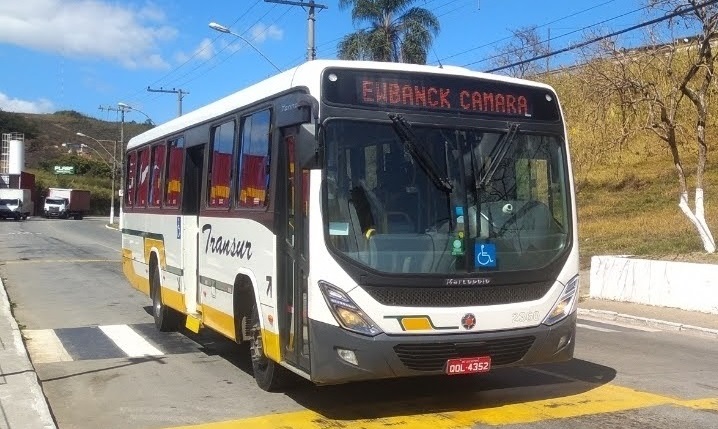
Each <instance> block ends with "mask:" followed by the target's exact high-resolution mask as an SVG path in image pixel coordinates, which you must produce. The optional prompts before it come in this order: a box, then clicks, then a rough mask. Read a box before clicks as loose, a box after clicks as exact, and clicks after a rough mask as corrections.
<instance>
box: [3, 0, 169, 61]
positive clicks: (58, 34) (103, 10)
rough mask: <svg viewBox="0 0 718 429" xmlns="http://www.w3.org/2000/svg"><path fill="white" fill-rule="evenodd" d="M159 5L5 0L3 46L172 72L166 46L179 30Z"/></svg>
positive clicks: (95, 0)
mask: <svg viewBox="0 0 718 429" xmlns="http://www.w3.org/2000/svg"><path fill="white" fill-rule="evenodd" d="M163 20H164V13H163V12H162V11H161V10H160V9H159V8H158V7H156V6H154V5H153V4H148V5H147V6H145V7H143V8H141V9H132V8H130V7H127V6H123V5H121V4H120V3H116V2H112V3H110V2H104V1H102V0H21V1H5V0H2V1H0V43H9V44H14V45H17V46H21V47H25V48H30V49H35V50H39V51H44V52H51V53H57V54H60V55H64V56H69V57H76V58H80V57H87V58H98V57H99V58H105V59H108V60H111V61H115V62H117V63H119V64H121V65H123V66H124V67H127V68H160V69H163V68H168V67H169V64H168V63H167V62H166V61H165V60H163V59H162V57H161V55H160V54H159V48H158V45H159V44H160V43H161V42H164V41H167V40H171V39H173V38H175V37H176V35H177V30H176V29H175V28H173V27H171V26H169V25H165V24H162V21H163Z"/></svg>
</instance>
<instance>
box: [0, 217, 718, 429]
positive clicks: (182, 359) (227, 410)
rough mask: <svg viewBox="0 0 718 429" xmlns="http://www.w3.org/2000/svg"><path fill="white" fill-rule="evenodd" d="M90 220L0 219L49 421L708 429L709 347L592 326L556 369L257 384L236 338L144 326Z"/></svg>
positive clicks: (683, 337) (74, 424) (716, 378)
mask: <svg viewBox="0 0 718 429" xmlns="http://www.w3.org/2000/svg"><path fill="white" fill-rule="evenodd" d="M105 223H106V219H104V218H103V219H85V220H83V221H71V220H44V219H30V220H28V221H26V222H12V221H8V222H0V243H1V246H0V274H1V275H2V276H3V278H4V279H5V285H6V287H7V290H8V294H9V296H10V299H11V301H12V302H13V303H14V304H15V305H16V307H15V315H16V318H17V321H18V323H19V324H20V325H21V327H23V333H24V335H25V337H26V338H27V346H28V349H29V351H30V355H31V358H32V360H33V363H34V365H35V367H36V370H37V374H38V376H39V377H40V379H41V381H42V387H43V390H44V392H45V395H46V396H47V398H48V401H49V404H50V407H51V410H52V412H53V414H54V416H55V418H56V420H57V422H58V425H59V428H60V429H71V428H78V429H79V428H83V429H84V428H93V429H94V428H129V429H135V428H137V429H151V428H175V427H180V426H181V427H184V426H192V427H195V426H194V425H197V426H196V428H197V429H199V428H207V429H209V428H212V429H221V428H276V427H284V428H295V429H300V428H301V429H304V428H354V427H356V428H359V427H361V428H379V427H381V428H386V427H392V428H431V429H449V428H470V427H475V428H483V427H496V426H509V427H511V428H521V429H523V428H532V429H533V428H548V427H551V428H572V429H573V428H578V427H580V428H587V429H590V428H622V429H631V428H652V429H668V428H671V429H672V428H676V427H687V428H695V429H703V428H706V429H707V428H711V429H716V428H718V366H717V365H716V362H718V341H715V340H707V339H704V338H699V337H693V336H689V335H687V334H685V333H676V332H661V331H646V330H643V329H645V328H641V329H639V328H637V327H631V326H619V325H614V324H605V323H601V322H597V321H593V320H579V333H578V339H577V348H576V359H574V360H573V361H572V362H569V363H566V364H560V365H546V366H542V367H537V368H531V369H513V370H496V371H493V372H491V373H490V374H487V375H482V376H472V377H439V378H418V379H407V380H391V381H378V382H369V383H360V384H352V385H342V386H328V387H315V386H312V385H310V384H309V383H306V382H299V383H297V385H296V386H295V387H293V388H291V389H289V390H288V391H286V392H285V393H266V392H263V391H261V390H260V389H259V388H258V387H256V385H255V383H254V380H253V378H252V376H251V365H250V364H249V358H248V355H247V352H246V350H244V349H242V348H241V347H239V346H237V345H235V344H233V343H232V342H230V341H226V340H224V339H223V338H221V337H219V336H217V335H212V334H211V333H202V334H201V335H193V334H191V333H188V332H181V333H172V334H169V335H167V334H160V333H158V332H156V331H155V330H154V325H153V324H152V317H151V316H150V313H149V309H150V307H149V304H150V302H149V298H147V297H145V296H143V295H142V294H140V293H139V292H136V291H134V290H133V289H132V288H131V287H130V286H129V284H128V283H127V282H126V281H125V279H124V277H123V275H122V271H121V267H120V234H119V233H118V232H117V231H114V230H110V229H107V228H105V226H104V225H105Z"/></svg>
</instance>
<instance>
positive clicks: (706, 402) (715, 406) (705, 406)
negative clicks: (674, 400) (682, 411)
mask: <svg viewBox="0 0 718 429" xmlns="http://www.w3.org/2000/svg"><path fill="white" fill-rule="evenodd" d="M678 405H681V406H684V407H688V408H693V409H694V410H703V411H718V398H707V399H694V400H688V401H680V403H679V404H678Z"/></svg>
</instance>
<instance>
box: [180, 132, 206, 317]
mask: <svg viewBox="0 0 718 429" xmlns="http://www.w3.org/2000/svg"><path fill="white" fill-rule="evenodd" d="M204 148H205V145H204V144H201V145H198V146H192V147H189V148H187V149H186V152H185V153H186V155H185V170H184V180H183V181H182V183H183V189H182V208H181V214H182V267H183V270H182V273H183V281H184V285H185V288H184V294H185V295H184V300H185V306H186V307H187V312H188V313H189V314H195V313H197V303H199V287H198V286H199V285H198V283H197V279H198V276H197V259H198V257H199V253H198V250H199V210H200V203H201V201H202V177H203V174H202V173H203V171H202V170H203V169H204Z"/></svg>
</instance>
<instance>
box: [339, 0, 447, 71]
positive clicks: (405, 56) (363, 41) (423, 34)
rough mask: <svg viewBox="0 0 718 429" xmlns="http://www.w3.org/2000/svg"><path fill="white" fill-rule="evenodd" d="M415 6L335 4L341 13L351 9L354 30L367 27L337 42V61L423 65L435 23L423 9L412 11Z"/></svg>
mask: <svg viewBox="0 0 718 429" xmlns="http://www.w3.org/2000/svg"><path fill="white" fill-rule="evenodd" d="M415 2H416V0H339V7H340V8H341V9H346V8H348V7H351V9H352V21H353V22H354V25H355V26H362V25H368V27H367V28H361V29H359V30H357V31H356V32H354V33H351V34H348V35H346V36H345V37H344V38H343V39H342V41H341V42H339V45H338V46H337V48H338V50H339V58H340V59H343V60H374V61H387V62H400V63H414V64H426V56H427V52H428V50H429V47H430V46H431V43H432V41H433V40H434V37H435V36H436V35H437V34H438V33H439V19H438V18H437V17H436V16H435V15H434V14H433V13H431V12H430V11H429V10H427V9H424V8H420V7H412V4H413V3H415Z"/></svg>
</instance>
